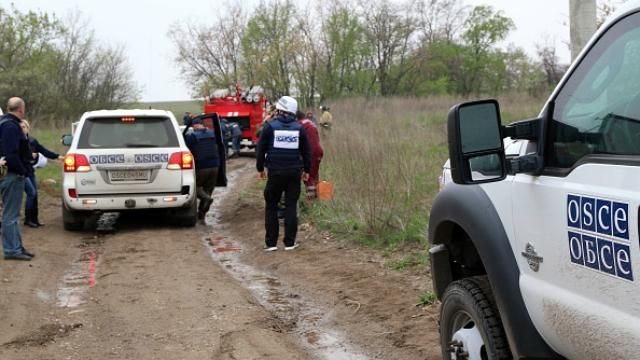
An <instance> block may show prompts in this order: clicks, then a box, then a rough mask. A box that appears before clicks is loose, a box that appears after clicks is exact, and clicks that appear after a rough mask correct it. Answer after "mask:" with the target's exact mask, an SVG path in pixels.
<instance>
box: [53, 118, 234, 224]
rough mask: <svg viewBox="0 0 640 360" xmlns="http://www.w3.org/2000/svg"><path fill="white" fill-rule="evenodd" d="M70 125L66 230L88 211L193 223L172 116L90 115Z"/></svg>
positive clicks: (189, 182)
mask: <svg viewBox="0 0 640 360" xmlns="http://www.w3.org/2000/svg"><path fill="white" fill-rule="evenodd" d="M216 120H217V117H216ZM74 125H76V126H74V127H73V135H66V136H64V137H63V142H64V143H65V144H66V145H70V148H69V151H68V153H67V155H66V156H65V159H64V179H63V196H62V198H63V204H62V205H63V206H62V215H63V221H64V228H65V229H67V230H80V229H82V228H83V227H84V223H85V220H86V218H87V217H88V216H89V215H91V213H95V212H101V211H121V210H135V209H164V210H169V213H170V215H171V216H172V217H173V219H174V220H176V221H177V222H178V223H179V224H181V225H184V226H193V225H195V224H196V221H197V208H196V205H197V200H196V196H195V193H196V189H195V170H194V159H193V156H192V154H191V152H190V151H189V149H188V148H187V146H186V144H185V141H184V138H183V136H182V133H181V131H180V128H179V126H178V123H177V122H176V120H175V118H174V116H173V114H172V113H171V112H168V111H163V110H101V111H92V112H87V113H85V114H84V115H83V116H82V118H81V119H80V121H79V122H78V123H77V124H74ZM223 172H224V171H223ZM222 176H223V177H224V174H222Z"/></svg>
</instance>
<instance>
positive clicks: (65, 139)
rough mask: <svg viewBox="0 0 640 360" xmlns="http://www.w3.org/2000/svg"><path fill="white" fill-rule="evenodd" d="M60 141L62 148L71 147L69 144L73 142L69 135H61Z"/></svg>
mask: <svg viewBox="0 0 640 360" xmlns="http://www.w3.org/2000/svg"><path fill="white" fill-rule="evenodd" d="M60 141H61V142H62V145H64V146H71V142H73V136H71V135H69V134H65V135H62V139H61V140H60Z"/></svg>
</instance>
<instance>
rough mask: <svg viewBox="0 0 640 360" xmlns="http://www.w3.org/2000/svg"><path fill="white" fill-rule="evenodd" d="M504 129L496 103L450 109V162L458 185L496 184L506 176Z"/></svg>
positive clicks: (477, 102)
mask: <svg viewBox="0 0 640 360" xmlns="http://www.w3.org/2000/svg"><path fill="white" fill-rule="evenodd" d="M501 128H502V125H501V123H500V107H499V105H498V102H497V101H496V100H481V101H473V102H467V103H462V104H458V105H456V106H454V107H453V108H451V110H449V116H448V120H447V130H448V139H449V159H450V161H451V177H452V179H453V181H454V182H455V183H456V184H481V183H487V182H494V181H500V180H503V179H504V178H505V177H506V176H507V172H506V165H505V164H506V163H505V155H504V145H503V142H502V134H501V130H500V129H501Z"/></svg>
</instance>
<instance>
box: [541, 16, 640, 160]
mask: <svg viewBox="0 0 640 360" xmlns="http://www.w3.org/2000/svg"><path fill="white" fill-rule="evenodd" d="M548 136H549V137H548V139H549V141H548V143H547V144H548V145H547V146H548V151H547V159H546V164H547V166H550V167H557V168H570V167H572V166H573V165H574V164H575V163H576V162H577V161H578V160H580V159H581V158H582V157H584V156H586V155H589V154H611V155H640V13H634V14H631V15H629V16H627V17H625V18H624V19H622V20H620V21H619V22H618V23H616V24H615V25H613V27H611V28H610V29H609V30H608V31H607V32H606V33H605V34H604V35H603V36H602V38H601V39H600V40H599V41H598V42H597V44H596V45H595V46H594V47H593V48H591V50H590V51H589V53H588V54H587V55H586V57H585V58H584V59H583V60H582V61H581V62H580V64H579V65H578V67H577V68H576V69H575V71H574V72H573V74H571V77H570V78H569V79H568V81H567V82H566V84H565V85H564V86H563V88H562V89H561V90H560V92H559V94H558V96H557V98H556V101H555V108H554V112H553V114H552V119H551V122H550V126H549V133H548Z"/></svg>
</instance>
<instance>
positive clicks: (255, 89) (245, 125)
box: [204, 84, 266, 149]
mask: <svg viewBox="0 0 640 360" xmlns="http://www.w3.org/2000/svg"><path fill="white" fill-rule="evenodd" d="M265 106H266V98H265V96H264V90H263V89H262V88H261V87H259V86H251V87H249V89H242V88H241V87H240V86H239V85H237V84H236V85H235V88H232V89H230V90H229V89H219V90H215V91H214V92H213V94H212V95H210V96H208V97H206V100H205V103H204V113H205V114H209V113H217V114H218V116H219V117H220V118H224V119H227V121H228V122H230V123H231V122H236V123H238V125H240V129H242V135H241V142H240V144H241V146H243V147H248V148H250V149H253V148H254V147H255V146H256V144H257V143H258V137H257V134H256V132H257V130H258V128H259V127H260V125H261V124H262V120H263V119H264V113H265ZM230 141H231V139H226V142H227V143H229V142H230Z"/></svg>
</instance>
